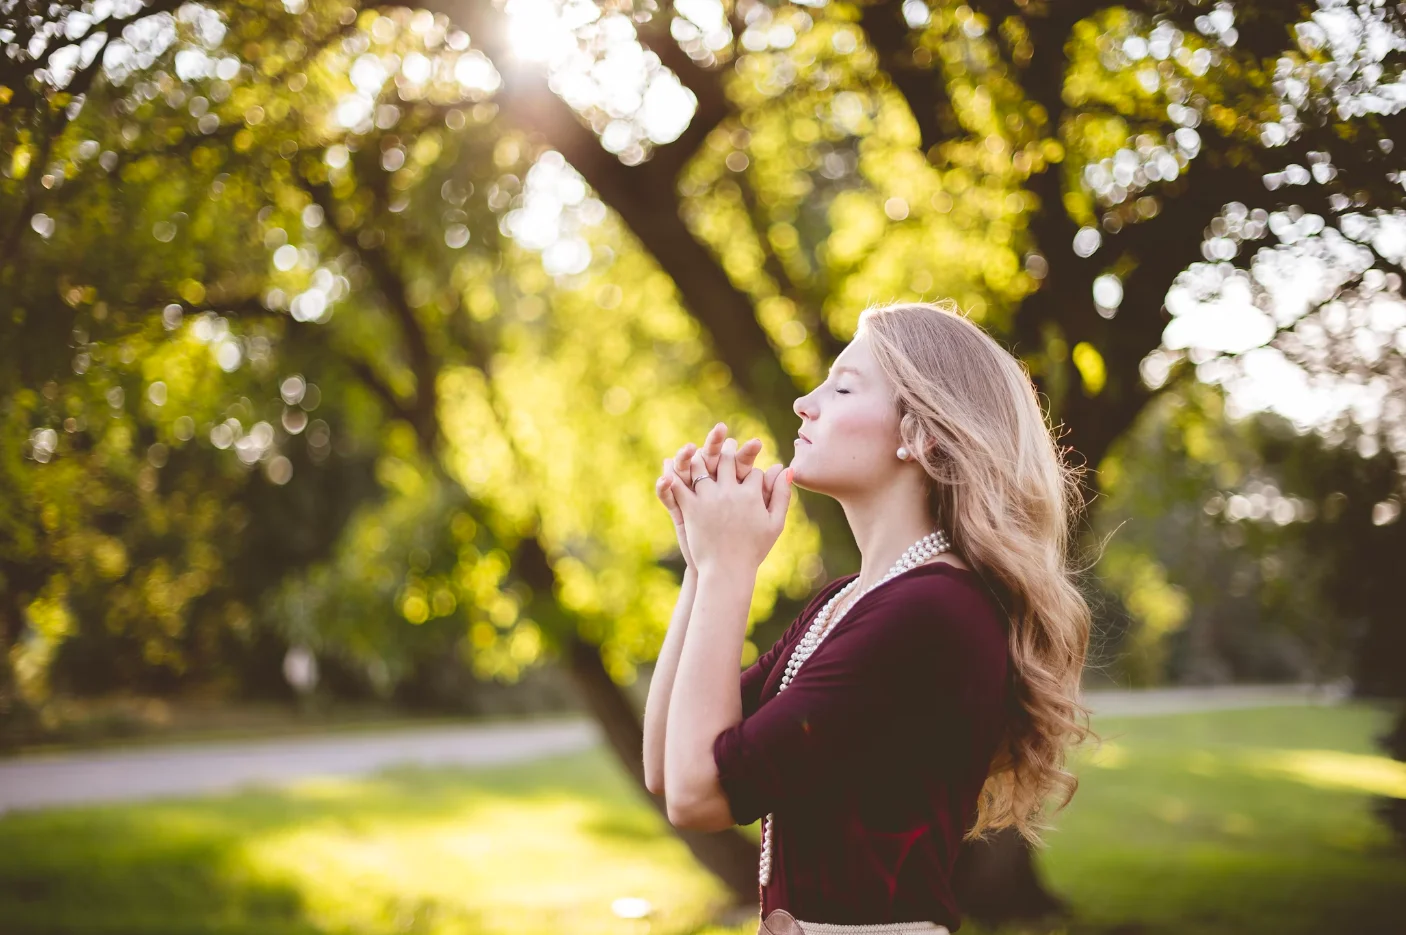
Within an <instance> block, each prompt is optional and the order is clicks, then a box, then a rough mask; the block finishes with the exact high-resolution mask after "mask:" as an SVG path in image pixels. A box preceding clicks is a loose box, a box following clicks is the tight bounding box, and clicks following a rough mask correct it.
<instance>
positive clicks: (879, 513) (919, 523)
mask: <svg viewBox="0 0 1406 935" xmlns="http://www.w3.org/2000/svg"><path fill="white" fill-rule="evenodd" d="M914 473H915V477H914V479H913V481H914V482H913V483H897V484H887V485H884V487H883V489H879V490H874V489H871V490H865V491H857V492H855V493H854V494H853V495H847V496H844V497H841V498H839V499H840V505H841V506H842V507H843V508H844V511H845V517H846V519H848V520H849V528H850V531H851V532H852V533H853V534H854V542H855V545H857V546H858V547H859V554H860V566H859V583H858V584H857V585H856V586H855V587H856V588H857V589H858V590H859V591H860V592H861V593H862V592H863V591H864V590H865V589H866V588H869V587H872V586H873V585H875V584H877V583H878V582H879V581H881V580H882V579H883V577H884V575H886V574H888V571H889V569H890V568H892V567H893V565H894V563H895V562H897V561H898V560H899V558H900V557H901V556H902V555H903V553H904V552H906V551H907V550H908V547H909V546H911V545H913V543H915V542H917V541H918V540H919V539H921V538H923V537H924V536H926V535H927V534H928V533H930V532H935V531H936V530H937V529H938V525H937V523H936V521H934V520H933V519H932V517H931V515H930V513H929V510H928V503H927V489H926V485H925V482H926V475H925V474H923V473H922V472H921V471H917V472H914Z"/></svg>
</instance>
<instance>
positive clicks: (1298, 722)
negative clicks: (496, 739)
mask: <svg viewBox="0 0 1406 935" xmlns="http://www.w3.org/2000/svg"><path fill="white" fill-rule="evenodd" d="M1386 721H1387V717H1386V714H1385V712H1382V711H1376V710H1373V709H1371V708H1368V707H1365V706H1359V705H1351V706H1342V707H1336V708H1316V707H1302V708H1297V707H1294V708H1268V709H1259V710H1240V711H1225V712H1216V713H1198V714H1188V715H1169V716H1159V717H1143V718H1129V719H1114V718H1105V719H1101V720H1099V721H1098V722H1097V723H1096V725H1095V726H1096V728H1097V729H1098V730H1099V731H1100V733H1101V734H1103V735H1104V737H1105V738H1106V739H1107V741H1108V742H1106V743H1105V744H1104V745H1103V747H1102V748H1101V749H1099V750H1097V751H1089V752H1088V753H1085V754H1083V755H1081V756H1080V757H1079V759H1078V762H1077V764H1076V766H1077V769H1078V771H1079V774H1080V777H1081V786H1080V789H1079V792H1078V795H1077V796H1076V797H1075V799H1074V802H1073V804H1071V805H1070V807H1069V808H1068V809H1067V810H1066V811H1065V812H1063V813H1061V814H1060V815H1059V816H1057V818H1056V824H1057V827H1058V830H1057V831H1055V832H1052V833H1051V834H1049V836H1048V840H1049V846H1048V849H1047V850H1046V851H1045V852H1044V853H1043V854H1042V855H1041V858H1040V865H1041V869H1042V871H1043V873H1044V875H1045V878H1046V880H1047V882H1048V883H1049V885H1050V886H1051V887H1052V888H1054V889H1055V890H1056V891H1058V892H1059V893H1060V894H1061V895H1063V896H1064V897H1065V898H1067V899H1068V900H1069V901H1070V904H1071V906H1072V908H1073V918H1072V921H1071V923H1070V924H1069V927H1068V929H1069V931H1072V932H1089V933H1114V932H1116V933H1119V935H1132V933H1148V935H1153V933H1157V935H1160V933H1167V935H1170V933H1172V932H1178V933H1181V932H1187V931H1195V932H1197V933H1198V935H1231V933H1235V935H1241V933H1260V932H1263V933H1271V932H1272V933H1275V935H1292V933H1300V932H1302V933H1309V932H1312V933H1315V935H1322V933H1337V932H1344V933H1347V932H1351V933H1363V935H1372V933H1382V935H1386V933H1401V932H1406V899H1402V894H1403V893H1406V855H1403V854H1402V853H1401V852H1400V851H1399V850H1395V849H1394V845H1393V843H1392V841H1391V840H1390V838H1389V837H1388V835H1387V833H1386V832H1385V830H1384V829H1383V828H1382V826H1380V825H1379V824H1378V823H1377V822H1375V820H1374V819H1373V818H1372V817H1371V814H1370V805H1371V794H1372V793H1387V794H1395V795H1398V796H1403V797H1406V767H1402V766H1401V765H1400V764H1395V763H1393V762H1392V761H1389V760H1386V759H1384V758H1382V757H1380V756H1378V755H1377V754H1376V752H1375V751H1374V749H1373V746H1372V740H1371V738H1372V735H1373V734H1374V733H1377V732H1380V731H1381V730H1382V729H1383V728H1384V727H1385V725H1386ZM94 781H95V782H100V781H101V778H100V777H94ZM748 830H749V833H752V834H755V830H756V829H755V826H753V827H752V828H751V829H748ZM620 897H638V898H643V899H645V900H647V901H648V902H649V903H650V904H651V906H652V907H653V915H652V916H651V918H650V920H649V921H648V922H646V921H644V920H633V919H622V918H619V917H618V916H617V915H616V914H615V913H614V912H613V911H612V902H613V901H614V900H615V899H617V898H620ZM724 901H725V894H724V893H723V891H722V888H721V886H720V884H718V883H717V882H716V881H715V880H714V879H713V878H712V877H711V876H709V875H708V874H707V873H705V872H703V871H702V870H700V869H699V868H698V867H697V866H696V865H695V864H694V863H693V862H692V859H691V858H690V856H689V854H688V852H687V850H686V849H685V848H684V847H683V845H682V844H681V843H679V842H678V841H677V840H676V839H675V838H673V837H672V836H671V835H670V834H669V833H668V830H667V827H666V824H665V822H664V821H663V819H662V818H661V817H660V816H659V815H658V813H657V812H655V811H654V810H653V809H652V807H651V806H650V804H649V803H648V802H647V800H646V799H645V798H644V797H643V796H642V795H641V794H639V793H637V792H636V791H635V790H634V789H633V788H632V787H631V786H630V785H629V783H628V781H627V780H626V778H625V776H624V774H623V772H622V771H621V770H620V769H619V767H618V766H617V765H616V764H615V763H614V761H613V760H612V759H611V758H610V756H609V754H607V753H606V752H605V751H603V750H598V751H592V752H589V753H585V754H580V755H573V756H567V757H558V758H553V759H549V760H542V761H539V762H536V763H533V764H530V765H525V766H520V767H512V768H497V769H492V770H482V771H473V772H469V771H455V770H420V769H417V770H410V769H402V770H394V771H390V772H386V773H383V774H380V775H378V776H375V777H371V778H366V779H359V780H353V781H335V782H334V781H318V782H309V783H305V784H302V785H300V786H297V787H294V788H292V789H287V790H280V791H270V790H248V791H244V792H240V793H236V794H231V795H226V796H222V797H218V798H208V799H190V800H181V801H167V802H161V803H155V804H144V805H125V806H113V807H90V808H82V809H70V810H63V811H52V812H42V813H28V814H14V815H10V816H7V817H4V818H0V932H4V933H6V935H9V933H16V935H32V933H34V935H37V933H64V935H90V933H109V932H111V933H118V932H120V933H132V935H140V933H173V935H175V933H180V935H198V933H216V932H218V933H231V935H234V933H250V935H252V933H258V935H281V933H290V935H291V933H299V935H303V933H307V935H311V933H329V935H330V933H373V932H374V933H382V932H418V933H433V935H450V933H453V935H480V933H481V935H498V933H514V935H536V933H544V935H545V933H554V935H556V933H587V935H589V933H623V935H644V933H645V932H649V933H650V935H660V933H668V935H672V933H679V935H683V933H700V935H701V933H705V932H706V933H709V935H723V933H728V935H733V933H744V932H746V933H749V935H750V932H753V931H755V922H753V923H751V924H750V925H743V926H741V927H736V928H730V929H725V928H717V927H714V926H711V925H709V920H710V919H712V918H714V917H715V916H716V914H717V912H718V910H719V909H720V908H721V906H722V905H723V903H724ZM975 930H976V926H975V925H972V924H966V925H964V926H963V927H962V931H963V935H977V933H976V931H975Z"/></svg>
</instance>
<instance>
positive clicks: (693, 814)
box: [665, 790, 733, 831]
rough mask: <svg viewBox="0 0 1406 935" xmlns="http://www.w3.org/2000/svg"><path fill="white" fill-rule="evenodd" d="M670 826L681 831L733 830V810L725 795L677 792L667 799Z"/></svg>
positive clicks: (666, 805) (666, 808) (667, 796)
mask: <svg viewBox="0 0 1406 935" xmlns="http://www.w3.org/2000/svg"><path fill="white" fill-rule="evenodd" d="M665 811H666V813H667V814H668V816H669V824H671V825H673V826H674V827H675V828H678V829H679V830H681V831H723V830H726V829H727V828H731V827H732V825H733V821H732V809H731V807H730V806H729V804H728V801H727V797H726V796H724V795H721V794H719V795H706V796H699V795H697V794H690V793H687V792H684V791H682V790H676V791H675V792H674V793H673V794H669V795H666V797H665Z"/></svg>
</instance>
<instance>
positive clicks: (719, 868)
mask: <svg viewBox="0 0 1406 935" xmlns="http://www.w3.org/2000/svg"><path fill="white" fill-rule="evenodd" d="M566 650H567V652H566V656H567V659H566V661H567V663H568V669H569V671H570V673H571V677H572V680H573V681H574V682H575V684H576V688H577V690H578V691H579V692H580V693H581V698H582V700H583V701H584V702H585V703H586V707H587V708H588V709H589V710H590V712H591V714H592V715H593V716H594V717H595V719H596V722H597V723H598V724H600V726H601V728H602V730H604V731H605V738H606V741H607V742H608V743H609V744H610V749H611V750H613V751H614V752H615V755H616V756H617V757H618V758H619V759H620V762H621V763H622V764H624V766H625V769H626V770H627V771H628V772H629V773H630V775H631V776H633V777H634V779H635V782H636V784H637V785H638V786H639V787H640V789H642V790H643V789H644V788H645V785H644V729H643V728H642V727H641V725H640V719H639V715H637V714H636V713H635V709H634V705H633V704H631V702H630V699H629V698H627V697H626V696H625V693H624V692H623V691H621V690H620V686H619V685H616V684H615V681H614V680H613V679H612V678H611V677H610V674H609V673H608V672H606V671H605V666H604V665H602V664H601V659H600V651H599V650H598V649H597V648H596V647H595V646H593V645H592V644H590V643H588V642H586V641H585V640H582V639H579V638H577V639H573V640H572V641H571V642H570V645H568V646H567V647H566ZM645 795H646V796H648V798H649V801H650V803H651V804H652V805H653V806H654V807H655V808H656V809H657V810H658V811H659V813H660V814H664V800H663V799H662V798H660V797H658V796H655V795H652V794H650V793H649V792H648V791H647V790H646V791H645ZM674 833H675V834H677V835H678V836H679V838H681V839H682V840H683V842H684V844H685V845H687V846H688V849H689V850H690V851H691V852H692V853H693V856H694V858H695V859H696V860H697V861H698V862H699V863H700V864H702V865H703V866H704V868H705V869H707V870H708V871H710V872H711V873H713V874H714V875H715V876H717V877H718V878H719V879H720V880H722V881H723V883H724V884H725V885H726V886H727V888H728V889H729V890H731V891H732V894H733V897H734V899H735V900H736V901H737V902H738V903H739V904H742V903H749V902H751V901H752V900H755V899H757V898H758V897H759V895H760V891H759V888H758V883H757V862H758V860H759V858H760V854H759V851H758V848H757V845H755V844H753V843H752V842H751V841H750V840H749V839H748V838H747V837H745V836H744V835H743V834H742V833H741V832H739V831H738V830H736V829H735V828H734V829H729V830H727V831H722V832H718V833H710V832H703V831H687V830H683V829H678V828H675V829H674Z"/></svg>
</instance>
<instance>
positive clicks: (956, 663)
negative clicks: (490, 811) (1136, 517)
mask: <svg viewBox="0 0 1406 935" xmlns="http://www.w3.org/2000/svg"><path fill="white" fill-rule="evenodd" d="M794 408H795V411H796V414H797V415H798V416H800V418H801V430H800V435H799V437H798V438H797V440H796V449H795V457H794V459H793V460H792V462H791V465H790V467H789V468H787V469H786V470H785V471H784V472H783V471H781V469H780V466H779V465H777V466H773V467H772V468H770V469H768V470H767V471H765V472H762V471H759V470H756V469H754V468H753V466H752V463H753V461H754V460H755V458H756V455H757V453H758V452H759V451H760V448H761V445H760V442H758V441H756V440H753V441H749V442H748V443H747V444H746V445H743V446H742V447H741V448H738V446H737V444H736V442H735V441H734V440H733V439H730V438H729V439H727V440H726V441H722V440H721V439H722V437H723V435H724V434H725V431H726V426H722V425H719V426H715V427H714V429H713V431H712V432H710V433H709V436H708V439H707V440H706V442H705V445H704V447H703V449H701V450H697V451H695V450H693V448H692V446H691V445H688V446H685V447H684V448H683V449H681V450H680V453H679V455H678V457H677V458H676V459H674V460H673V461H672V462H671V461H669V460H667V459H666V461H665V463H664V466H665V470H664V476H663V477H661V478H660V480H659V482H658V492H659V495H660V498H661V500H663V501H664V503H665V505H666V506H667V507H669V508H670V512H671V513H672V514H673V515H674V521H675V525H676V526H677V527H678V532H679V547H680V549H681V550H682V551H683V555H684V559H685V561H686V563H687V571H686V573H685V575H684V584H683V588H682V591H681V593H680V595H679V602H678V606H677V607H676V609H675V611H674V616H673V619H672V621H671V622H670V626H669V631H668V634H667V636H666V637H665V641H664V645H663V647H662V648H661V651H660V656H659V662H658V664H657V666H656V668H655V673H654V676H653V680H652V682H651V685H650V690H649V698H648V703H647V706H646V712H645V745H644V758H645V763H644V766H645V778H646V784H647V785H648V787H649V789H650V791H651V792H652V793H654V794H655V795H663V796H664V797H665V800H666V803H667V808H668V815H669V820H670V821H671V822H672V823H673V824H674V825H676V826H678V827H681V828H692V829H697V830H704V831H717V830H721V829H724V828H727V827H730V826H732V825H734V824H750V823H751V822H753V821H755V820H757V819H759V818H763V816H765V820H764V822H763V827H762V845H763V846H762V858H761V860H762V863H761V868H760V874H759V878H760V881H761V884H762V885H761V919H762V924H761V928H760V929H759V931H760V932H761V933H768V932H770V933H776V935H782V933H786V935H799V933H814V932H836V933H838V932H936V933H943V932H950V931H955V930H956V929H957V928H958V927H959V925H960V923H961V919H960V914H959V912H958V908H957V905H956V902H955V900H954V898H953V893H952V887H951V874H952V868H953V864H954V862H955V860H956V857H957V854H958V851H959V849H960V847H961V845H962V843H963V841H964V840H969V839H972V838H976V837H981V836H983V835H984V834H985V832H987V831H990V830H993V829H997V828H1003V827H1014V828H1015V829H1016V830H1017V831H1018V832H1019V833H1020V834H1021V835H1023V836H1024V837H1025V838H1027V839H1028V840H1029V841H1031V842H1032V843H1037V844H1038V843H1039V840H1040V838H1039V830H1040V829H1041V828H1043V827H1045V826H1044V825H1043V824H1042V823H1041V820H1040V819H1041V814H1042V811H1043V807H1044V805H1045V800H1046V798H1047V796H1048V795H1049V793H1051V792H1055V791H1063V793H1064V796H1063V801H1062V802H1061V803H1060V807H1063V805H1064V804H1067V803H1068V801H1069V799H1070V797H1071V796H1072V795H1073V793H1074V789H1075V788H1076V786H1077V781H1076V779H1075V778H1074V776H1073V775H1072V774H1070V773H1069V772H1067V771H1066V770H1065V769H1064V768H1063V764H1064V757H1065V752H1066V749H1067V747H1068V746H1069V745H1070V744H1071V743H1077V742H1079V741H1082V740H1083V739H1085V737H1086V736H1087V735H1088V733H1089V731H1088V727H1087V711H1086V710H1085V709H1084V708H1083V707H1082V705H1081V704H1080V703H1079V680H1080V672H1081V668H1082V666H1083V662H1084V656H1085V652H1086V649H1087V645H1088V638H1089V609H1088V605H1087V604H1086V603H1085V601H1084V599H1083V598H1082V597H1081V595H1080V594H1079V592H1078V590H1077V589H1076V588H1075V586H1074V584H1073V583H1072V580H1071V579H1072V576H1073V571H1072V570H1071V568H1070V567H1069V565H1068V559H1067V552H1068V537H1069V530H1070V525H1071V519H1072V518H1073V514H1074V512H1075V510H1076V507H1077V505H1078V504H1080V503H1081V502H1082V500H1081V498H1080V495H1079V491H1078V487H1077V477H1076V473H1075V472H1074V471H1073V470H1072V469H1070V468H1068V467H1066V466H1065V465H1064V464H1063V462H1062V460H1061V458H1060V455H1059V452H1058V450H1057V448H1056V445H1055V442H1054V439H1053V437H1052V435H1051V432H1050V430H1049V427H1048V426H1047V424H1046V422H1045V418H1044V415H1043V412H1042V410H1041V408H1040V405H1039V403H1038V401H1037V399H1036V395H1035V391H1034V388H1033V387H1032V385H1031V383H1030V380H1029V378H1028V376H1027V374H1026V372H1025V370H1024V368H1023V367H1022V366H1021V365H1020V363H1019V362H1018V361H1016V360H1015V359H1014V358H1013V357H1012V356H1011V355H1010V354H1008V353H1007V352H1006V351H1005V350H1003V349H1002V348H1001V347H1000V346H999V345H998V344H997V343H996V342H995V341H994V340H992V339H991V337H990V336H989V335H987V334H986V333H985V332H984V331H982V330H981V329H980V328H979V327H977V326H976V325H974V324H972V323H971V322H970V321H968V320H967V319H966V318H964V317H963V316H962V315H960V314H959V313H957V312H956V311H955V308H954V307H953V306H952V305H950V304H943V305H930V304H902V305H892V306H887V307H881V308H871V309H868V310H866V311H865V312H864V313H863V314H862V315H861V317H860V323H859V329H858V332H857V334H856V336H855V339H854V341H853V342H851V343H850V344H849V345H848V346H847V347H846V348H845V349H844V351H843V352H842V353H841V354H840V355H839V356H838V357H837V358H836V360H835V363H834V365H833V366H832V367H831V370H830V373H829V377H828V378H827V379H826V381H825V382H824V383H823V384H821V385H820V386H819V387H817V388H816V389H815V390H814V391H813V392H811V393H809V394H807V395H805V396H803V397H801V398H800V399H798V400H796V402H795V406H794ZM793 480H794V483H796V484H799V485H801V486H803V487H805V488H806V489H808V490H812V491H815V492H817V493H823V494H826V495H828V496H831V497H834V498H835V499H836V500H838V501H839V502H840V504H841V506H842V507H843V508H844V512H845V516H846V518H847V519H848V521H849V525H850V529H851V530H852V532H853V533H854V537H855V541H856V543H857V544H858V546H859V551H860V554H861V557H862V558H861V563H860V570H859V572H858V574H851V575H845V576H843V577H840V578H837V579H836V580H834V581H832V582H830V583H829V584H828V585H826V586H825V587H824V588H822V589H821V590H820V592H819V593H818V594H817V595H816V596H815V598H814V599H813V600H812V601H811V602H810V604H809V605H808V606H807V607H806V608H805V610H804V611H803V612H802V613H801V615H800V616H799V617H798V618H797V619H796V620H795V622H794V623H793V624H792V625H791V627H790V629H788V630H787V631H786V633H785V634H784V635H783V636H782V637H781V639H780V640H778V641H777V642H776V645H774V646H773V647H772V648H771V649H770V650H768V651H767V652H766V653H764V654H763V655H762V656H761V658H759V659H758V660H757V661H756V663H755V664H753V665H752V666H750V667H749V668H748V669H747V670H746V671H744V672H741V673H739V671H738V670H739V666H738V664H737V660H738V658H739V655H740V653H741V649H742V642H743V639H744V637H745V634H746V626H747V616H748V608H749V606H750V604H751V599H752V590H753V585H754V582H755V576H756V571H757V568H758V566H759V565H760V564H761V562H762V560H763V559H764V558H765V557H766V555H767V553H768V552H769V551H770V549H771V547H772V545H773V544H774V543H775V541H776V539H777V537H778V536H779V535H780V533H781V529H782V527H783V525H784V523H785V519H786V511H787V507H788V505H789V503H790V499H791V483H792V481H793Z"/></svg>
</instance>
